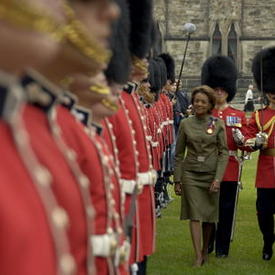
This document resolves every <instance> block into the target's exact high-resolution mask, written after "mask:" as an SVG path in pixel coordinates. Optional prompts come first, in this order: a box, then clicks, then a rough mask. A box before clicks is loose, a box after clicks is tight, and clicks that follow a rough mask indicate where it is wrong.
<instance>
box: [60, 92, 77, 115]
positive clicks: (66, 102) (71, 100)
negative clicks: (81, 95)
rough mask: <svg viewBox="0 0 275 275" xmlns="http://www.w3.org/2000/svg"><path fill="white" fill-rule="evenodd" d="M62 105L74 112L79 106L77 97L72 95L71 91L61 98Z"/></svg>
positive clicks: (63, 94) (64, 93)
mask: <svg viewBox="0 0 275 275" xmlns="http://www.w3.org/2000/svg"><path fill="white" fill-rule="evenodd" d="M60 103H61V104H62V105H63V106H64V107H65V108H67V109H68V110H70V111H72V110H73V109H74V108H75V107H76V104H77V97H76V96H75V95H74V94H72V93H70V92H69V91H65V92H63V93H62V95H61V97H60Z"/></svg>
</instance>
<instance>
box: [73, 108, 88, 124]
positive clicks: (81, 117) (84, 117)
mask: <svg viewBox="0 0 275 275" xmlns="http://www.w3.org/2000/svg"><path fill="white" fill-rule="evenodd" d="M72 114H73V115H74V116H75V117H76V119H77V120H78V121H80V122H81V123H82V124H83V125H84V126H86V127H89V125H90V124H91V119H92V113H91V111H90V110H89V109H87V108H84V107H82V106H75V107H74V108H73V109H72Z"/></svg>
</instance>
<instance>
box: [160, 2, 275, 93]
mask: <svg viewBox="0 0 275 275" xmlns="http://www.w3.org/2000/svg"><path fill="white" fill-rule="evenodd" d="M274 18H275V0H264V1H259V0H155V19H156V20H157V23H158V27H159V30H160V32H161V37H162V39H161V40H160V41H159V42H158V44H159V48H160V47H162V50H163V51H168V52H170V53H171V54H172V55H173V56H174V58H175V60H176V64H177V71H179V68H180V64H181V61H182V58H183V53H184V48H185V43H186V38H187V35H186V34H185V33H184V31H183V25H184V24H185V23H186V22H191V23H193V24H195V25H196V27H197V30H196V32H195V33H194V34H192V36H191V40H190V42H189V45H188V50H187V56H186V61H185V65H184V69H183V78H182V80H183V86H184V87H185V88H186V89H189V88H190V87H194V86H195V85H198V84H199V83H200V70H201V65H202V63H203V62H204V61H205V59H206V58H207V57H209V56H211V55H213V54H223V55H228V56H230V57H231V58H232V59H233V60H234V62H235V63H236V65H237V68H238V72H239V80H238V88H239V90H240V91H244V90H246V88H247V86H248V84H249V83H250V82H251V81H252V75H251V69H250V68H251V61H252V58H253V56H254V55H255V53H256V52H257V51H258V50H260V49H261V48H262V47H263V46H266V45H267V44H273V43H274V45H275V21H274Z"/></svg>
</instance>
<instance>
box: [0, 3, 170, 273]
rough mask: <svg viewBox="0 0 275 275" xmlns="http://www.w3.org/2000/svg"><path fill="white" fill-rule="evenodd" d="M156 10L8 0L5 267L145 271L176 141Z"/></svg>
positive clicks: (0, 82)
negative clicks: (159, 184)
mask: <svg viewBox="0 0 275 275" xmlns="http://www.w3.org/2000/svg"><path fill="white" fill-rule="evenodd" d="M152 10H153V3H152V1H151V0H142V1H141V0H128V1H126V0H116V1H109V0H91V1H89V0H88V1H81V0H73V1H65V0H64V1H63V0H60V1H59V0H57V1H56V0H23V1H18V0H11V1H6V0H3V1H2V0H1V1H0V19H1V21H0V31H1V40H2V41H3V43H2V42H1V45H0V60H1V61H0V68H1V69H0V114H1V117H0V119H1V120H0V139H1V148H0V153H1V156H2V160H1V164H0V190H1V192H0V209H1V210H0V213H1V214H0V224H1V232H0V242H1V249H0V273H1V274H5V275H14V274H20V275H37V274H39V275H57V274H58V275H69V274H70V275H71V274H79V275H80V274H81V275H82V274H83V275H84V274H100V275H104V274H129V273H132V274H136V273H137V274H145V273H146V260H147V257H148V256H150V255H152V254H153V252H154V251H155V233H156V228H155V216H156V211H155V195H154V185H155V183H156V181H157V179H158V178H159V179H160V178H163V177H164V176H166V177H167V178H169V175H170V173H171V166H170V158H171V157H170V155H171V154H170V152H171V150H170V149H171V144H172V143H173V138H174V137H173V108H172V101H171V100H170V98H169V97H168V93H170V92H171V91H172V90H173V89H174V87H173V83H174V82H175V73H174V69H175V68H174V61H173V59H172V58H171V56H170V55H169V54H162V55H160V56H157V57H151V58H150V59H148V58H147V57H148V55H149V53H150V50H151V48H152V47H153V45H154V23H153V18H152ZM160 193H161V192H160ZM157 197H159V196H157Z"/></svg>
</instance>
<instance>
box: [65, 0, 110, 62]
mask: <svg viewBox="0 0 275 275" xmlns="http://www.w3.org/2000/svg"><path fill="white" fill-rule="evenodd" d="M64 9H65V13H66V16H67V25H66V33H65V36H66V38H67V40H68V41H69V42H70V43H71V44H72V45H73V46H74V47H75V48H76V49H77V50H79V52H80V53H82V54H83V55H85V56H86V57H88V58H89V59H90V60H92V61H93V62H96V63H99V64H106V63H108V61H109V60H110V57H111V53H110V51H109V50H106V49H105V48H103V47H101V46H100V45H99V44H98V43H97V42H96V41H95V40H94V39H93V38H92V37H91V35H89V31H88V30H87V29H86V27H85V25H84V24H83V23H82V22H80V21H79V20H78V19H76V15H75V12H74V10H73V9H72V8H71V7H70V6H69V5H68V4H67V3H66V1H64Z"/></svg>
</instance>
